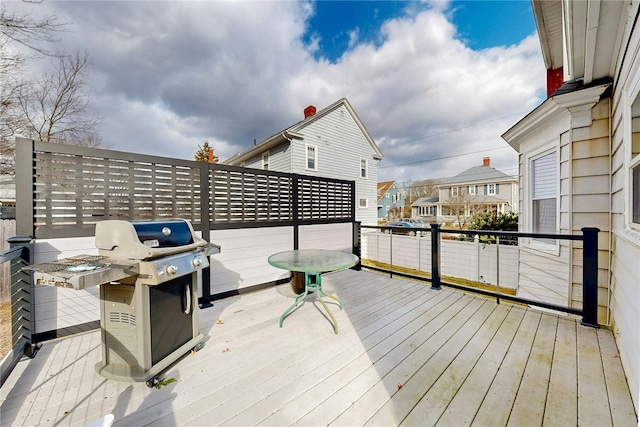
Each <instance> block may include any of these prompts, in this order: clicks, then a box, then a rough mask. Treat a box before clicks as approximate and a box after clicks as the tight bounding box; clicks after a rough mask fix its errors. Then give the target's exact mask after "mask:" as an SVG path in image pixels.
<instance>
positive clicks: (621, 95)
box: [610, 4, 640, 409]
mask: <svg viewBox="0 0 640 427" xmlns="http://www.w3.org/2000/svg"><path fill="white" fill-rule="evenodd" d="M633 7H634V8H637V7H638V5H637V4H636V5H633ZM634 13H635V11H634ZM630 16H631V15H630ZM631 28H633V29H634V30H633V32H632V33H631V34H626V37H625V41H627V43H625V42H623V46H622V47H621V49H620V51H619V52H620V55H622V54H623V53H625V52H626V57H624V58H622V57H619V58H618V59H617V64H619V66H620V64H621V67H620V69H619V70H617V71H618V73H619V74H618V75H617V76H616V80H617V84H616V85H615V86H614V93H613V100H614V104H613V108H612V112H611V117H612V123H611V134H612V139H611V218H610V221H611V230H612V233H611V234H612V235H611V260H610V263H611V275H610V281H611V285H610V286H611V288H610V298H611V319H610V324H611V327H612V328H613V331H614V333H615V336H616V343H617V345H618V349H619V351H620V358H621V360H622V363H623V365H624V367H625V371H626V375H627V379H628V381H629V388H630V389H631V390H636V392H635V393H632V397H633V399H634V404H635V407H636V409H637V408H638V407H639V406H640V402H639V399H640V398H639V395H638V393H637V390H640V366H639V363H638V360H640V333H639V332H638V325H639V324H640V304H638V301H640V263H639V262H638V260H640V232H638V231H637V230H632V229H630V228H629V226H628V225H629V223H630V222H631V218H628V217H627V214H630V212H627V203H628V198H629V195H630V190H629V185H630V179H629V169H628V165H629V161H630V160H631V159H630V158H629V154H630V152H631V147H630V144H631V135H630V132H631V123H627V122H626V120H627V119H628V118H630V111H627V109H630V108H631V104H632V103H633V100H634V99H633V97H634V96H635V93H632V92H631V91H632V90H633V89H634V86H635V85H637V84H638V81H640V77H639V75H640V31H639V30H638V29H637V25H636V26H631V25H629V26H627V30H626V31H627V32H628V31H630V30H631ZM627 45H628V48H627ZM638 96H640V94H639V95H638Z"/></svg>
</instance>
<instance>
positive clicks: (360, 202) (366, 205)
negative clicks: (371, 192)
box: [358, 199, 369, 208]
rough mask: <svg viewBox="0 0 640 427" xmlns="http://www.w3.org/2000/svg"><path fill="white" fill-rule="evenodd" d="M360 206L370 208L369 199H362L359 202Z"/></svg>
mask: <svg viewBox="0 0 640 427" xmlns="http://www.w3.org/2000/svg"><path fill="white" fill-rule="evenodd" d="M358 207H361V208H368V207H369V201H368V200H367V199H360V201H359V203H358Z"/></svg>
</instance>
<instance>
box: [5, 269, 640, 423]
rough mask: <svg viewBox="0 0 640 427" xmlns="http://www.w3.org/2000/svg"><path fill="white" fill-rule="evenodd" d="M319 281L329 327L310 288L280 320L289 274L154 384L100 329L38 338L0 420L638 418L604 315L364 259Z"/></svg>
mask: <svg viewBox="0 0 640 427" xmlns="http://www.w3.org/2000/svg"><path fill="white" fill-rule="evenodd" d="M323 285H324V287H325V290H326V291H328V292H331V293H336V294H337V295H338V296H339V297H340V298H341V299H342V301H343V303H344V310H339V308H338V306H337V305H335V304H329V305H330V309H331V310H332V312H333V314H334V315H335V317H336V319H337V320H338V325H339V333H338V334H337V335H336V334H334V333H333V329H332V327H331V325H330V323H329V321H328V320H327V318H326V316H325V315H324V314H323V309H322V307H321V306H320V305H319V304H318V303H316V302H314V300H313V298H312V297H309V298H308V299H307V300H306V301H305V303H304V305H303V306H302V307H300V308H299V309H298V310H296V311H295V312H293V313H292V314H291V315H289V317H287V318H286V319H285V321H284V325H283V328H280V327H279V326H278V321H279V317H280V315H281V314H282V312H283V311H284V310H285V309H286V308H287V307H288V306H289V305H290V304H291V303H292V302H293V299H294V295H293V292H292V291H291V289H290V287H289V285H281V286H278V287H274V288H270V289H265V290H262V291H258V292H255V293H251V294H243V295H239V296H234V297H231V298H227V299H225V300H221V301H216V302H215V303H214V306H213V307H211V308H208V309H203V310H200V325H201V331H202V332H203V333H204V334H205V336H206V345H205V347H204V348H203V349H202V350H201V351H199V352H197V353H194V354H191V355H187V356H185V357H184V358H183V359H182V360H180V361H179V362H178V363H176V364H175V365H174V366H172V367H171V368H170V369H168V371H167V372H166V373H165V375H164V376H165V377H167V378H175V379H176V380H177V381H176V382H174V383H172V384H170V385H168V386H166V387H163V388H161V389H159V390H155V389H148V388H147V387H146V386H145V385H144V384H128V383H118V382H114V381H110V380H106V379H104V378H102V377H100V376H99V375H97V374H96V373H95V372H94V370H93V365H94V364H95V363H96V362H98V360H99V358H100V357H101V349H100V345H101V344H100V333H99V332H98V331H95V332H89V333H85V334H82V335H76V336H73V337H68V338H64V339H60V340H56V341H51V342H46V343H44V344H43V347H42V349H41V350H40V352H39V353H38V354H37V355H36V357H35V358H34V359H28V358H25V359H24V360H21V361H20V362H19V363H18V365H17V367H16V369H15V370H14V372H13V373H12V374H11V376H10V377H9V379H8V380H7V382H6V383H5V385H4V386H3V387H2V390H1V398H2V401H1V405H2V406H1V408H0V411H1V417H2V425H3V426H5V425H6V426H14V425H15V426H22V425H29V426H31V425H43V426H53V425H56V426H66V425H72V426H76V425H77V426H81V425H84V424H86V423H87V422H90V421H92V420H94V419H98V418H100V417H103V416H104V415H106V414H109V413H113V414H114V415H115V424H114V425H115V426H131V425H136V426H143V425H154V426H157V425H159V426H164V425H166V426H175V425H181V426H192V425H193V426H214V425H224V426H249V425H261V426H269V425H273V426H282V425H300V426H320V425H336V426H355V425H376V426H394V425H408V426H412V425H420V426H428V425H442V426H448V425H478V426H485V425H507V424H511V425H531V424H542V423H544V424H549V425H576V424H577V423H578V422H579V423H580V425H585V426H589V425H594V426H595V425H598V426H599V425H614V426H627V425H634V426H635V425H637V416H636V414H635V410H634V408H633V404H632V402H631V397H630V394H629V390H628V387H627V384H626V381H625V378H624V372H623V370H622V366H621V364H620V359H619V357H618V352H617V348H616V347H615V340H614V338H613V335H612V334H611V332H610V331H608V330H604V329H600V330H595V329H591V328H586V327H583V326H581V325H580V324H579V322H577V321H576V320H574V319H571V318H568V317H564V316H560V317H558V316H556V315H553V314H549V313H541V312H539V311H535V310H532V309H527V308H525V307H522V306H517V305H511V304H508V303H505V302H503V303H501V304H496V303H495V300H493V299H487V298H483V297H479V296H471V295H465V294H463V293H459V292H456V291H451V290H447V289H443V290H441V291H434V290H431V289H430V285H429V284H428V283H419V282H415V281H409V280H405V279H401V278H397V277H394V278H393V279H390V278H389V277H388V276H386V275H381V274H376V273H371V272H367V271H361V272H356V271H352V270H347V271H343V272H339V273H334V274H330V275H326V276H324V278H323Z"/></svg>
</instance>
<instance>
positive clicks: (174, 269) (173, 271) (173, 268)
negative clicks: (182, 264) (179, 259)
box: [167, 265, 178, 274]
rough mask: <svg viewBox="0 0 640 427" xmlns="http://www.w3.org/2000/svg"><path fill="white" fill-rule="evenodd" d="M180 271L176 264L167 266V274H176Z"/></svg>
mask: <svg viewBox="0 0 640 427" xmlns="http://www.w3.org/2000/svg"><path fill="white" fill-rule="evenodd" d="M177 272H178V267H176V266H175V265H170V266H169V267H167V274H176V273H177Z"/></svg>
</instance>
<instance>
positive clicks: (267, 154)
mask: <svg viewBox="0 0 640 427" xmlns="http://www.w3.org/2000/svg"><path fill="white" fill-rule="evenodd" d="M265 158H266V159H267V161H266V162H265ZM270 161H271V156H270V154H269V151H265V152H264V153H262V169H263V170H266V171H268V170H269V162H270ZM265 166H266V167H265Z"/></svg>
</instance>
